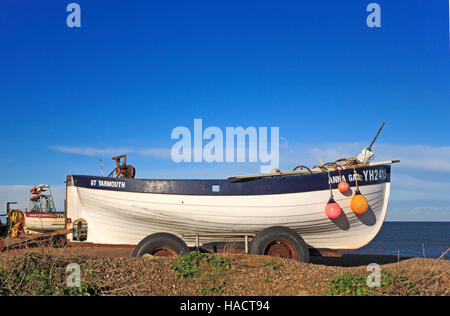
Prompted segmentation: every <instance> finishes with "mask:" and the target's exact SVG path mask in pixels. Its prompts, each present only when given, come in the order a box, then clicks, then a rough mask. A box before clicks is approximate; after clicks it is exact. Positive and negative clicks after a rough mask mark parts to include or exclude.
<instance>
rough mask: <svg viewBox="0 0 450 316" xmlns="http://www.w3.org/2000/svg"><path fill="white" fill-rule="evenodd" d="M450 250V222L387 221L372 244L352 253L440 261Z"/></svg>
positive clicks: (446, 256) (448, 257) (449, 256)
mask: <svg viewBox="0 0 450 316" xmlns="http://www.w3.org/2000/svg"><path fill="white" fill-rule="evenodd" d="M449 248H450V222H385V223H384V224H383V226H382V228H381V230H380V232H379V233H378V235H377V236H376V237H375V238H374V240H372V242H370V243H369V244H368V245H366V246H365V247H363V248H360V249H358V250H355V251H352V252H351V253H352V254H367V255H395V256H398V255H400V257H421V258H423V257H426V258H439V257H441V256H442V255H443V253H445V252H446V251H447V250H448V249H449ZM442 259H447V260H449V259H450V251H449V252H447V254H445V255H443V256H442Z"/></svg>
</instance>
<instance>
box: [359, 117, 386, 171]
mask: <svg viewBox="0 0 450 316" xmlns="http://www.w3.org/2000/svg"><path fill="white" fill-rule="evenodd" d="M384 124H385V123H384V122H383V124H382V125H381V127H380V129H379V130H378V133H377V135H375V138H374V139H373V140H372V142H371V143H370V145H369V147H367V148H364V149H363V150H362V151H361V153H360V154H359V155H358V157H357V158H356V162H357V163H359V164H366V163H368V162H369V161H371V160H372V159H373V157H374V156H375V154H374V153H373V151H372V146H373V144H374V143H375V141H376V140H377V138H378V135H380V133H381V130H382V129H383V127H384Z"/></svg>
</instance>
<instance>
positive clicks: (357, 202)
mask: <svg viewBox="0 0 450 316" xmlns="http://www.w3.org/2000/svg"><path fill="white" fill-rule="evenodd" d="M354 174H355V183H356V192H355V195H354V196H353V197H352V200H351V202H350V207H351V209H352V211H353V212H354V213H355V214H356V215H362V214H364V213H365V212H367V210H368V209H369V202H367V199H366V198H365V197H364V195H362V194H361V192H360V191H359V187H358V175H357V174H356V169H354Z"/></svg>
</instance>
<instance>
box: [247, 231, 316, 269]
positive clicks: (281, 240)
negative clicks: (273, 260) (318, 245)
mask: <svg viewBox="0 0 450 316" xmlns="http://www.w3.org/2000/svg"><path fill="white" fill-rule="evenodd" d="M249 253H250V254H254V255H267V256H274V257H278V258H288V259H294V260H298V261H300V262H308V261H309V250H308V246H307V245H306V243H305V241H304V240H303V238H302V237H301V236H300V235H299V234H298V233H297V232H295V231H293V230H292V229H290V228H287V227H282V226H274V227H269V228H267V229H265V230H263V231H262V232H260V233H259V234H257V235H256V236H255V238H254V239H253V241H252V243H251V244H250V249H249Z"/></svg>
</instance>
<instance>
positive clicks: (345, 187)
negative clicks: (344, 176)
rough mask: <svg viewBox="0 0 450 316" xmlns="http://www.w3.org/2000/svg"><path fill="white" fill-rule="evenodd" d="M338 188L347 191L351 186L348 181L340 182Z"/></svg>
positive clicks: (343, 191)
mask: <svg viewBox="0 0 450 316" xmlns="http://www.w3.org/2000/svg"><path fill="white" fill-rule="evenodd" d="M338 189H339V192H341V193H345V192H347V191H348V190H349V189H350V186H349V185H348V183H347V182H339V184H338Z"/></svg>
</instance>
